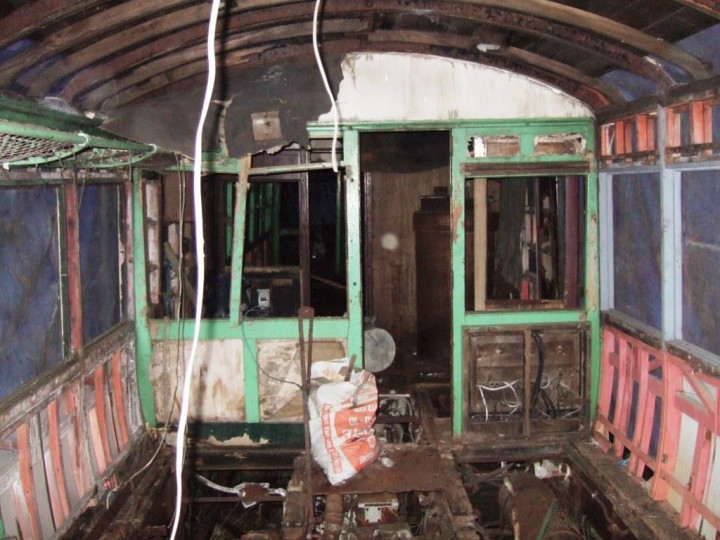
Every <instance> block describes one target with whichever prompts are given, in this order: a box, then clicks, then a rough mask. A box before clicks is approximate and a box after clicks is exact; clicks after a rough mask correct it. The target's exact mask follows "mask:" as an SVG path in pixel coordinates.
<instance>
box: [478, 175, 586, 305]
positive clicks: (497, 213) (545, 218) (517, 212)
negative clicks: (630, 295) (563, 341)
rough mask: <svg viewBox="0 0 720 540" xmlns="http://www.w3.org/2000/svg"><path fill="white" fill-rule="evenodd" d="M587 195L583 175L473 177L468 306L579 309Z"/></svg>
mask: <svg viewBox="0 0 720 540" xmlns="http://www.w3.org/2000/svg"><path fill="white" fill-rule="evenodd" d="M585 192H586V189H585V177H581V176H535V177H508V178H491V179H485V178H474V179H470V180H467V181H466V201H465V208H466V235H465V238H466V246H465V249H466V293H467V294H466V308H467V309H468V310H469V311H482V310H485V309H510V308H513V307H522V308H523V309H532V308H548V309H550V308H563V307H565V308H576V307H579V306H580V305H581V304H582V300H583V291H584V274H585V271H584V252H585V249H584V243H585V227H584V223H585ZM478 287H479V288H478Z"/></svg>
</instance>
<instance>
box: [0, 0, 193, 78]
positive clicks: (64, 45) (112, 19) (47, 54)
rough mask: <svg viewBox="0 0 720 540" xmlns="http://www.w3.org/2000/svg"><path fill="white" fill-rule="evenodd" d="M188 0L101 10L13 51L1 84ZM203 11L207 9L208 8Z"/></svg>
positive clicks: (145, 1)
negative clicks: (32, 43)
mask: <svg viewBox="0 0 720 540" xmlns="http://www.w3.org/2000/svg"><path fill="white" fill-rule="evenodd" d="M191 3H193V2H192V1H191V0H130V1H129V2H125V3H123V4H120V5H118V6H115V7H112V8H108V9H105V10H103V11H100V12H98V13H97V14H96V15H93V16H92V17H88V18H87V19H84V20H83V21H81V22H77V23H74V24H71V25H69V26H67V27H65V28H62V29H60V30H58V31H57V32H54V33H52V34H51V35H50V36H48V37H47V38H45V39H43V40H42V41H40V42H38V43H37V44H35V45H34V46H33V47H30V48H28V49H26V50H24V51H22V52H20V53H18V54H16V55H15V56H13V57H12V58H11V59H10V60H8V61H7V62H4V63H3V64H1V65H0V86H3V87H9V86H10V85H12V83H13V82H14V81H15V79H17V78H18V77H19V76H20V75H21V74H22V72H23V71H24V70H26V69H27V68H28V66H33V65H37V64H40V63H42V62H44V61H45V60H48V59H50V58H53V57H56V56H57V55H58V54H60V53H63V52H65V51H68V50H70V49H72V48H74V47H77V46H80V45H81V44H83V43H86V42H94V41H96V40H98V39H102V38H104V37H105V36H107V35H109V34H110V33H111V32H112V30H113V29H117V28H121V27H124V26H132V25H133V24H134V23H135V22H136V21H137V20H140V19H143V18H144V17H147V16H149V15H152V14H158V13H167V12H169V11H172V9H173V8H177V7H182V6H184V5H185V4H191ZM29 5H33V4H29ZM205 11H206V12H207V8H206V9H205ZM34 25H35V28H39V26H37V23H34ZM3 26H4V25H3Z"/></svg>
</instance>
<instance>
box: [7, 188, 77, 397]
mask: <svg viewBox="0 0 720 540" xmlns="http://www.w3.org/2000/svg"><path fill="white" fill-rule="evenodd" d="M57 227H58V224H57V193H56V190H55V189H54V188H50V187H33V188H23V189H1V190H0V238H1V239H2V241H0V269H1V271H0V398H2V397H5V396H7V395H8V394H10V393H11V392H13V391H15V390H17V389H18V388H20V386H22V385H23V384H24V383H26V382H28V381H29V380H30V379H31V378H33V377H35V376H36V375H39V374H40V373H42V372H43V371H45V370H46V369H48V368H50V367H52V366H54V365H55V364H57V363H58V362H60V361H61V360H62V357H63V347H62V330H61V317H60V307H61V306H60V279H59V276H60V271H59V267H58V235H57Z"/></svg>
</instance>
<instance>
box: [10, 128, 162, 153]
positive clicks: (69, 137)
mask: <svg viewBox="0 0 720 540" xmlns="http://www.w3.org/2000/svg"><path fill="white" fill-rule="evenodd" d="M0 133H1V134H5V135H15V136H18V137H29V138H34V139H43V140H45V141H55V142H62V143H68V144H76V145H82V146H84V147H96V148H112V149H115V150H129V151H137V152H149V151H151V150H152V149H153V147H152V146H150V145H147V144H142V143H136V142H132V141H126V140H123V139H113V138H110V137H102V136H98V135H91V134H88V133H84V132H82V131H78V132H77V133H70V132H67V131H59V130H56V129H49V128H45V127H41V126H34V125H26V124H17V123H14V122H0Z"/></svg>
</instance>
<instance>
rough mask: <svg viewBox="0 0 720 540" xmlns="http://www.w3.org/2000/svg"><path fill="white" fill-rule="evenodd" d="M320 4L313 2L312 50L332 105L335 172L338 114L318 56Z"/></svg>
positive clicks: (333, 166) (338, 128) (336, 168)
mask: <svg viewBox="0 0 720 540" xmlns="http://www.w3.org/2000/svg"><path fill="white" fill-rule="evenodd" d="M321 6H322V0H316V2H315V13H314V14H313V33H312V38H313V40H312V42H313V52H314V53H315V61H316V62H317V65H318V69H319V70H320V76H321V77H322V81H323V84H324V85H325V91H326V92H327V95H328V97H329V98H330V104H331V105H332V112H333V123H334V128H333V140H332V156H331V157H332V168H333V171H335V172H336V173H337V172H338V160H337V142H338V136H339V132H340V114H339V112H338V108H337V102H336V101H335V96H333V93H332V89H331V88H330V82H328V78H327V73H325V68H324V67H323V63H322V58H320V48H319V47H318V19H319V17H320V7H321Z"/></svg>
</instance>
